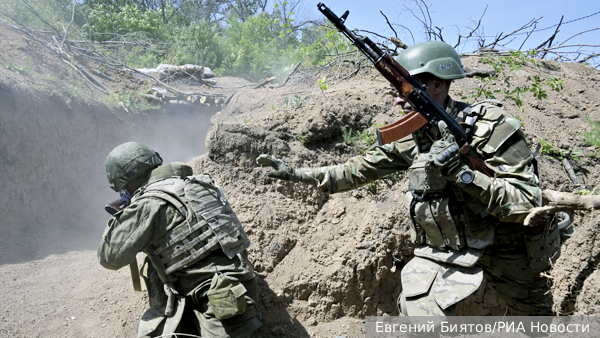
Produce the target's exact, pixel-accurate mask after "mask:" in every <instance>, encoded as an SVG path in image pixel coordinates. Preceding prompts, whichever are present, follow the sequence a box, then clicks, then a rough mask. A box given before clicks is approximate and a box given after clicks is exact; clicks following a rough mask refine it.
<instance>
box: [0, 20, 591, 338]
mask: <svg viewBox="0 0 600 338" xmlns="http://www.w3.org/2000/svg"><path fill="white" fill-rule="evenodd" d="M0 41H2V42H3V45H4V46H5V47H4V48H2V50H1V51H0V65H2V66H3V67H0V119H1V124H0V128H1V131H0V159H1V161H0V173H1V174H0V175H1V182H2V183H1V185H0V187H1V189H2V193H1V194H0V199H1V202H2V204H1V205H2V206H3V208H2V210H1V211H0V217H1V219H2V222H1V223H0V229H1V230H2V236H1V237H0V337H125V336H129V337H133V336H135V333H136V326H137V320H138V318H139V317H140V315H141V314H142V313H143V311H144V309H145V306H146V301H147V300H146V297H145V294H144V293H136V292H134V291H133V290H132V287H131V281H130V279H129V271H128V269H127V268H125V269H121V270H119V271H109V270H105V269H103V268H102V267H101V266H100V265H99V264H98V263H97V260H96V257H95V255H96V253H95V247H96V245H97V243H98V242H99V240H100V236H101V234H102V231H103V228H104V224H105V222H106V220H107V218H108V215H106V214H105V213H104V211H103V210H102V209H103V206H104V205H105V204H106V203H107V202H109V201H111V200H113V199H114V198H116V196H115V193H114V192H112V191H110V189H109V188H108V186H107V184H106V178H105V174H104V158H105V156H106V154H107V153H108V152H109V151H110V150H111V149H112V148H113V147H115V146H116V145H118V144H120V143H122V142H125V141H129V140H134V141H138V142H141V143H145V144H147V145H148V146H150V147H151V148H153V149H155V150H157V151H158V152H159V153H161V155H163V158H164V159H165V161H183V162H190V163H191V164H192V166H193V167H194V170H195V172H196V173H210V174H211V175H213V177H214V178H215V179H216V180H217V181H218V182H219V183H220V185H221V187H222V188H223V189H224V191H225V192H226V195H227V197H228V199H229V201H230V203H231V204H232V206H233V208H234V210H235V211H236V213H237V214H238V217H239V219H240V220H241V221H242V223H243V225H244V227H245V229H246V231H247V233H248V235H249V237H250V239H251V241H252V243H253V245H252V247H251V249H250V258H251V259H252V260H253V261H254V264H255V268H256V271H257V273H258V275H259V278H258V279H259V286H260V302H259V303H260V308H261V311H262V313H263V318H264V323H265V325H264V327H263V329H262V336H263V337H336V336H344V337H362V336H364V324H363V323H364V317H365V316H374V315H396V314H398V310H397V308H396V304H395V301H396V298H397V296H398V294H399V293H400V291H401V289H400V270H401V269H402V267H403V266H404V265H405V264H406V263H407V262H408V261H409V260H410V259H411V258H412V245H411V244H410V238H409V235H408V219H407V217H406V214H405V212H404V207H403V205H402V202H401V199H402V193H403V191H405V190H406V188H407V181H406V178H405V176H404V175H403V174H400V175H395V176H392V177H388V178H384V179H381V180H380V181H379V182H377V184H375V185H371V186H369V187H368V189H365V188H360V189H356V190H354V191H352V192H347V193H342V194H336V195H331V196H327V195H325V194H322V193H320V192H318V191H317V190H315V189H313V188H311V187H307V186H302V185H293V184H289V183H285V182H280V181H274V180H271V179H268V178H266V176H265V172H266V171H267V169H264V168H257V167H256V165H255V159H256V157H257V156H258V155H259V154H261V153H270V154H273V155H276V156H278V157H280V158H283V159H285V160H286V161H287V162H288V163H290V164H291V165H293V166H297V167H315V166H324V165H332V164H335V163H341V162H343V161H345V160H346V159H348V158H350V157H352V156H355V155H360V154H361V151H363V150H364V149H366V148H367V147H368V146H369V145H368V144H366V143H365V142H363V141H356V142H355V143H353V144H347V143H345V142H344V140H343V133H342V129H341V127H344V128H346V129H349V128H352V129H353V130H355V131H356V130H360V131H363V130H371V131H374V130H375V129H374V125H375V124H383V123H390V122H393V121H394V120H396V119H398V118H399V115H398V111H397V108H395V107H394V106H393V102H394V97H395V94H394V92H393V91H392V90H391V88H390V86H389V84H388V83H387V82H386V81H385V80H384V79H383V78H382V77H381V76H379V74H378V73H376V72H375V71H373V70H369V69H364V70H361V71H360V72H359V73H358V74H357V75H355V76H353V77H351V78H350V79H348V80H346V81H343V82H341V83H338V84H335V85H333V86H331V87H330V88H329V89H328V90H327V91H325V92H321V91H320V90H319V88H318V86H317V84H316V81H315V83H314V85H311V86H309V87H306V86H304V87H302V86H285V87H281V88H278V89H264V88H263V89H237V90H236V91H235V92H233V91H230V92H231V93H234V95H233V96H232V98H231V99H230V101H229V104H228V105H227V106H226V107H224V108H222V109H220V110H219V111H217V110H216V109H211V108H206V107H203V108H197V107H190V106H179V105H175V106H169V105H167V106H165V107H164V108H160V109H154V110H145V111H140V110H129V112H126V111H124V110H123V109H122V108H121V107H119V106H116V105H114V104H113V102H112V101H111V100H110V99H107V98H106V96H105V95H103V94H100V93H97V92H95V91H93V90H91V89H88V88H86V86H85V84H84V83H81V82H78V80H77V76H76V75H75V74H74V73H73V72H72V71H71V70H70V69H69V68H68V67H67V66H66V65H64V64H63V63H61V62H60V61H59V60H58V59H57V58H56V57H55V56H54V55H52V54H51V53H49V52H48V51H47V50H46V49H44V47H42V46H40V45H37V44H35V43H32V42H28V41H27V40H24V39H23V38H22V37H21V36H19V35H18V34H15V33H14V32H11V31H7V30H6V29H4V28H3V27H0ZM80 62H81V63H84V60H80ZM463 63H464V64H465V66H469V67H473V68H480V69H485V68H487V66H486V65H483V64H480V63H478V59H477V58H474V57H470V58H466V59H464V60H463ZM9 64H12V65H15V64H19V65H21V66H25V65H27V64H28V65H29V66H27V69H26V70H25V71H22V72H17V71H14V69H13V70H11V69H8V68H11V67H8V65H9ZM88 67H90V68H93V67H94V65H93V64H88ZM538 74H542V75H552V76H556V77H558V78H562V79H564V81H565V85H564V89H563V90H562V91H561V92H560V93H557V92H554V91H548V98H547V99H543V100H537V99H534V98H532V97H530V96H526V98H527V105H526V108H525V110H524V112H519V109H518V108H517V107H516V106H515V105H514V104H513V103H511V102H506V104H507V106H506V107H507V109H508V111H510V112H511V113H512V114H514V115H515V116H517V117H519V118H520V119H521V121H522V123H523V128H524V129H525V132H526V134H527V135H528V137H529V139H530V141H531V144H532V147H533V145H534V144H536V143H537V141H538V140H540V139H543V140H545V141H548V142H551V143H552V144H554V145H555V146H556V147H557V148H559V149H561V150H563V151H569V150H573V149H575V148H579V149H583V150H584V151H585V152H586V154H587V155H585V156H580V159H579V160H571V164H572V165H573V167H574V170H575V172H576V174H577V177H578V179H579V180H580V181H581V182H582V184H584V185H585V186H586V187H587V188H588V189H589V190H592V189H593V188H595V187H597V186H598V185H599V179H598V177H600V170H599V166H598V157H597V156H594V153H595V152H596V151H597V150H598V149H595V148H593V147H586V146H584V145H583V144H581V142H582V136H581V133H582V132H584V131H588V130H590V124H589V122H588V120H587V118H588V116H592V117H593V118H594V119H596V120H598V119H600V109H599V106H600V99H599V97H600V95H599V94H600V93H599V89H600V88H599V87H598V81H599V80H600V73H599V72H598V70H595V69H593V68H590V67H588V66H584V65H579V64H559V63H556V62H552V61H539V62H538V68H537V69H536V68H533V67H531V66H526V67H525V68H524V69H522V70H521V71H520V72H519V74H518V75H517V76H516V77H515V78H514V79H513V80H512V85H514V86H519V85H522V84H524V83H526V82H527V81H530V80H531V79H532V78H533V76H535V75H538ZM110 76H111V77H112V80H110V81H109V80H107V82H106V83H105V84H106V85H107V86H108V87H109V88H111V89H113V90H123V89H126V90H133V89H136V88H139V87H140V86H144V85H145V84H144V83H143V82H140V81H138V80H135V79H133V78H131V77H127V76H125V75H123V74H118V73H111V74H110ZM219 81H220V82H221V83H222V84H224V86H227V85H231V86H233V84H234V83H236V84H239V83H244V81H243V80H239V79H237V80H236V79H219ZM476 86H477V81H476V80H473V79H465V80H461V81H458V82H457V83H455V84H454V85H453V86H452V93H451V95H452V96H453V97H455V98H460V97H462V96H465V95H467V94H470V93H473V92H474V91H475V88H476ZM539 161H540V176H541V185H542V187H543V188H545V189H546V188H549V189H555V190H561V191H571V190H573V188H574V187H573V185H572V183H571V181H570V179H569V178H568V176H567V175H566V173H565V171H564V169H563V167H562V164H561V162H560V161H559V160H558V159H555V158H552V157H550V156H548V155H547V154H540V155H539ZM599 221H600V217H598V215H597V214H594V213H589V212H583V213H578V214H577V215H576V217H575V223H574V225H575V227H576V231H575V233H574V235H573V237H572V238H571V239H569V240H567V241H566V242H565V243H564V244H563V246H562V253H561V256H560V257H559V258H558V259H557V261H556V263H555V265H554V267H553V269H552V270H551V271H550V273H549V276H550V277H551V281H552V283H553V284H552V292H553V296H554V306H555V310H556V311H557V313H560V314H562V315H596V314H597V313H598V311H600V305H599V304H600V303H599V297H600V296H599V292H598V291H599V289H600V282H598V278H597V276H598V274H599V272H598V263H599V259H600V237H599V236H600V235H598V231H597V229H598V224H599ZM597 239H598V240H597ZM139 258H140V259H141V257H139ZM458 311H459V314H461V315H504V314H506V313H507V310H506V308H505V306H504V305H503V303H502V302H501V301H500V300H499V299H498V298H497V296H496V295H495V293H494V291H493V290H492V289H491V288H489V287H487V286H484V287H483V288H481V289H480V290H479V291H478V292H477V293H476V294H474V295H472V296H471V297H469V298H468V299H467V300H466V301H465V302H464V304H461V306H460V308H459V310H458Z"/></svg>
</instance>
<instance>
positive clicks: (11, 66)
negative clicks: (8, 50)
mask: <svg viewBox="0 0 600 338" xmlns="http://www.w3.org/2000/svg"><path fill="white" fill-rule="evenodd" d="M4 68H6V69H8V70H11V71H13V72H15V73H19V74H21V75H25V74H27V69H26V68H25V67H21V66H17V65H15V64H13V63H12V62H9V63H8V65H6V66H4Z"/></svg>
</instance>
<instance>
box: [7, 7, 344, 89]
mask: <svg viewBox="0 0 600 338" xmlns="http://www.w3.org/2000/svg"><path fill="white" fill-rule="evenodd" d="M302 2H303V0H274V1H268V0H236V1H229V0H208V1H197V0H171V1H164V0H80V1H75V2H73V1H71V0H28V1H0V12H1V13H3V14H6V15H5V16H3V17H4V18H6V19H8V20H9V21H10V20H13V18H14V20H16V21H14V20H13V21H14V22H15V23H18V24H22V25H24V26H26V27H28V28H30V29H37V30H43V31H50V32H51V33H52V34H53V35H55V36H56V37H61V36H63V34H64V31H65V28H66V27H69V29H68V38H70V39H75V40H77V41H88V40H90V41H91V42H93V45H92V44H90V45H88V46H89V48H90V49H94V50H95V52H100V53H102V54H103V55H104V56H106V57H107V58H109V59H112V60H115V61H118V62H121V63H125V64H127V65H128V66H130V67H134V68H140V67H151V68H154V67H156V66H157V65H158V64H160V63H170V64H175V65H181V64H199V65H204V66H208V67H211V68H212V69H213V70H214V71H215V73H217V74H218V75H232V76H238V77H243V78H246V79H249V80H252V81H254V82H259V81H261V80H263V79H265V78H268V77H271V76H277V77H278V78H279V79H283V78H285V77H286V76H287V75H288V74H289V72H290V71H291V70H292V69H293V67H294V66H295V65H296V64H298V63H299V62H300V61H302V63H303V65H304V66H305V67H312V66H319V65H323V64H326V63H327V62H329V61H330V60H331V59H332V55H333V54H338V53H347V52H349V51H352V50H353V47H352V46H351V44H350V43H349V41H347V39H345V38H344V37H343V36H342V35H341V34H340V33H339V32H338V31H337V30H336V29H335V28H334V27H333V26H332V25H323V24H321V23H320V22H312V21H304V22H298V21H297V18H296V11H297V10H299V9H300V5H301V4H302ZM35 13H37V14H39V15H40V17H41V18H43V19H40V17H38V16H37V15H36V14H35ZM73 15H74V17H73V18H74V20H73V22H71V19H72V16H73ZM326 85H327V84H326V83H323V86H325V87H326Z"/></svg>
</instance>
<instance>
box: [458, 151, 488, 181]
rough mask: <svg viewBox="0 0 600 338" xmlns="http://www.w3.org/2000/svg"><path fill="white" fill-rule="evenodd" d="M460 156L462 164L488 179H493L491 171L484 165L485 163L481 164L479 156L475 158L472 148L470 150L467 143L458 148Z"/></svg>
mask: <svg viewBox="0 0 600 338" xmlns="http://www.w3.org/2000/svg"><path fill="white" fill-rule="evenodd" d="M460 156H461V158H462V160H463V162H465V164H466V165H468V166H469V168H471V170H476V171H479V172H482V173H484V174H485V175H487V176H489V177H494V173H493V172H492V170H491V169H490V168H489V167H488V166H487V165H486V164H485V162H483V160H482V159H480V158H479V156H477V154H476V153H475V152H474V151H473V148H471V146H470V145H469V144H468V143H465V144H464V145H463V146H462V147H461V148H460Z"/></svg>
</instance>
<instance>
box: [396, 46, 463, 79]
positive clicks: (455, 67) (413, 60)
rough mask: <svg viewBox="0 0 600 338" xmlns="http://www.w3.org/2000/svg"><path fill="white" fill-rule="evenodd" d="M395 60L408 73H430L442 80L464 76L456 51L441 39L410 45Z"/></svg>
mask: <svg viewBox="0 0 600 338" xmlns="http://www.w3.org/2000/svg"><path fill="white" fill-rule="evenodd" d="M396 60H397V61H398V63H399V64H400V65H402V67H404V68H406V70H408V72H409V73H410V75H417V74H421V73H430V74H433V75H434V76H436V77H438V78H440V79H443V80H454V79H462V78H464V77H465V72H464V71H463V68H462V64H461V63H460V58H459V57H458V53H456V51H455V50H454V48H452V47H451V46H450V45H449V44H447V43H445V42H441V41H426V42H421V43H418V44H416V45H413V46H410V47H408V48H407V49H406V50H405V51H404V52H402V53H400V55H399V56H398V57H397V58H396Z"/></svg>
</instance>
